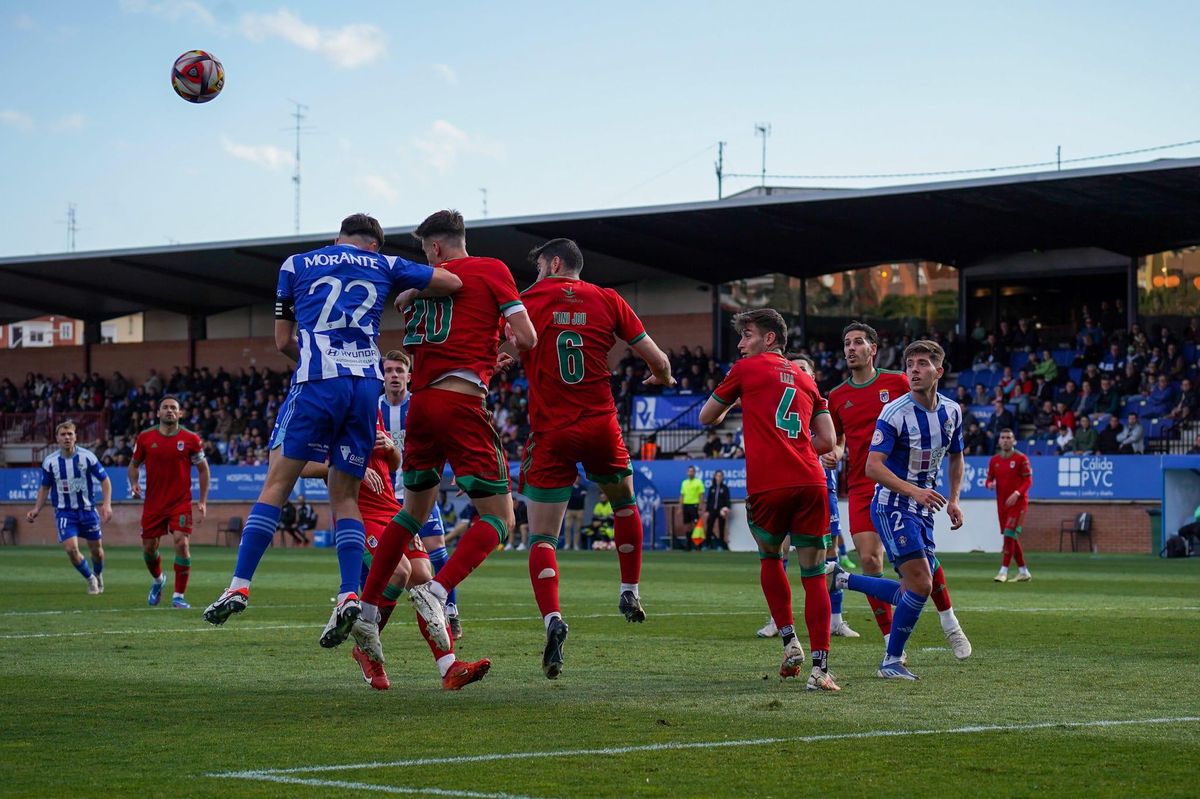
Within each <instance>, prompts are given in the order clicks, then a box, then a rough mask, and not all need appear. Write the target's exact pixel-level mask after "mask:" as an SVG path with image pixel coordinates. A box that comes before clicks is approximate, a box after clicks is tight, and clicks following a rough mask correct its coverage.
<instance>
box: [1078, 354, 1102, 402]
mask: <svg viewBox="0 0 1200 799" xmlns="http://www.w3.org/2000/svg"><path fill="white" fill-rule="evenodd" d="M1084 383H1087V384H1088V385H1089V386H1091V387H1092V393H1093V394H1094V393H1096V392H1097V391H1099V390H1100V369H1099V368H1097V366H1096V364H1095V362H1094V361H1092V362H1089V363H1088V365H1087V366H1085V367H1083V377H1082V378H1080V380H1079V389H1080V390H1081V391H1082V390H1083V384H1084Z"/></svg>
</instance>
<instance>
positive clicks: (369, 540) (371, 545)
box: [367, 535, 379, 549]
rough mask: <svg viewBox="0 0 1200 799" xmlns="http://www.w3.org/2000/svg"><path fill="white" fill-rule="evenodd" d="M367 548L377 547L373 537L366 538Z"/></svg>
mask: <svg viewBox="0 0 1200 799" xmlns="http://www.w3.org/2000/svg"><path fill="white" fill-rule="evenodd" d="M367 546H369V547H370V548H371V549H374V548H375V547H377V546H379V540H378V539H376V538H375V536H373V535H369V536H367Z"/></svg>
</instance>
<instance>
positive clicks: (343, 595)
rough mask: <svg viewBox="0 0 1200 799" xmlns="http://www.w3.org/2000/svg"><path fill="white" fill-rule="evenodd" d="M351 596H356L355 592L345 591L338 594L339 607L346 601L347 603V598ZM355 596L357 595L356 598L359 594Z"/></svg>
mask: <svg viewBox="0 0 1200 799" xmlns="http://www.w3.org/2000/svg"><path fill="white" fill-rule="evenodd" d="M351 594H354V592H353V591H343V592H342V593H340V594H338V595H337V603H338V605H341V604H342V603H343V602H345V601H346V597H348V596H350V595H351ZM354 595H355V596H358V594H354Z"/></svg>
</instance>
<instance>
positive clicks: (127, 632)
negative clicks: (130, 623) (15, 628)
mask: <svg viewBox="0 0 1200 799" xmlns="http://www.w3.org/2000/svg"><path fill="white" fill-rule="evenodd" d="M320 626H321V625H320V624H270V625H264V626H256V627H232V628H230V629H233V630H315V629H317V628H318V627H320ZM216 629H217V628H216V627H214V626H212V625H209V626H207V627H201V626H200V625H196V626H195V627H177V628H173V629H172V628H163V629H158V630H156V629H155V628H153V627H143V628H141V629H138V630H85V631H83V632H77V633H17V634H13V635H0V641H3V640H6V641H12V640H16V639H20V638H79V637H82V636H85V635H153V634H155V633H211V632H215V631H216Z"/></svg>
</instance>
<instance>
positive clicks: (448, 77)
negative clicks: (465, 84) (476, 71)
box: [433, 64, 458, 86]
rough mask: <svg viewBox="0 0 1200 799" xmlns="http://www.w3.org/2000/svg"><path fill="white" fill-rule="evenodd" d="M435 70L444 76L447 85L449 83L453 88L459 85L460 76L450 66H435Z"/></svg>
mask: <svg viewBox="0 0 1200 799" xmlns="http://www.w3.org/2000/svg"><path fill="white" fill-rule="evenodd" d="M433 69H434V71H436V72H437V73H438V74H439V75H441V76H442V78H443V79H444V80H445V81H446V83H449V84H450V85H451V86H457V85H458V74H457V73H456V72H455V71H454V68H453V67H451V66H450V65H449V64H434V65H433Z"/></svg>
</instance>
